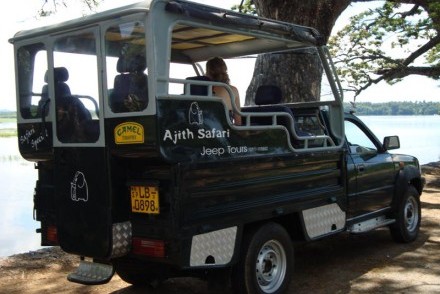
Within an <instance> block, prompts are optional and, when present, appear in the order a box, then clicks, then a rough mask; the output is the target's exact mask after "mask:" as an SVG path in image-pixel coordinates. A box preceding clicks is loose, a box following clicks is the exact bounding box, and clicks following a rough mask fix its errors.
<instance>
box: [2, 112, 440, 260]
mask: <svg viewBox="0 0 440 294" xmlns="http://www.w3.org/2000/svg"><path fill="white" fill-rule="evenodd" d="M361 119H362V120H363V121H364V122H365V123H366V124H367V125H368V126H369V127H370V128H371V129H372V130H373V131H374V132H375V134H376V135H377V137H378V138H379V139H380V140H382V139H383V137H384V136H387V135H398V136H399V137H400V144H401V148H400V149H398V150H395V151H394V152H398V153H404V154H411V155H414V156H416V157H418V158H419V160H420V163H421V164H426V163H429V162H433V161H440V116H364V117H361ZM14 127H15V123H3V124H2V123H0V129H7V128H14ZM0 144H1V145H0V146H1V148H0V184H1V186H2V189H1V193H0V203H1V206H0V257H4V256H9V255H12V254H16V253H22V252H27V251H30V250H36V249H39V248H41V247H40V234H37V233H35V230H36V229H37V228H38V227H39V222H36V221H34V220H33V193H34V186H35V181H36V179H37V171H36V170H35V169H34V164H33V163H31V162H28V161H25V160H23V159H22V158H21V156H20V154H19V152H18V143H17V139H16V138H0Z"/></svg>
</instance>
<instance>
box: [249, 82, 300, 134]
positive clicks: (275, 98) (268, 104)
mask: <svg viewBox="0 0 440 294" xmlns="http://www.w3.org/2000/svg"><path fill="white" fill-rule="evenodd" d="M281 100H282V93H281V89H280V88H279V87H277V86H274V85H262V86H259V87H258V89H257V92H256V93H255V104H256V105H257V106H252V107H244V108H243V109H242V111H243V112H285V113H288V114H289V115H290V116H291V117H292V119H293V117H294V116H293V113H292V110H291V109H290V108H289V107H287V106H284V105H279V103H280V102H281ZM272 122H273V121H272V117H269V116H267V117H252V118H251V124H252V125H271V124H272ZM277 124H279V125H284V126H286V127H287V129H288V130H290V125H291V122H290V120H289V119H288V118H287V117H278V118H277Z"/></svg>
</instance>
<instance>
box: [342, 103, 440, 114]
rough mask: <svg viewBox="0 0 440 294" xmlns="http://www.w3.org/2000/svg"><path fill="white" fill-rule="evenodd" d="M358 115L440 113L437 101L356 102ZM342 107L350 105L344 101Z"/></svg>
mask: <svg viewBox="0 0 440 294" xmlns="http://www.w3.org/2000/svg"><path fill="white" fill-rule="evenodd" d="M355 105H356V107H355V109H354V110H355V111H356V114H358V115H440V103H438V102H425V101H423V102H387V103H370V102H363V103H356V104H355ZM344 109H345V110H346V111H350V110H352V109H353V107H352V105H350V104H348V103H344Z"/></svg>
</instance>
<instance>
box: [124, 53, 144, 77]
mask: <svg viewBox="0 0 440 294" xmlns="http://www.w3.org/2000/svg"><path fill="white" fill-rule="evenodd" d="M146 68H147V61H146V60H145V57H144V56H141V55H136V56H121V57H119V59H118V63H117V64H116V70H117V71H118V73H127V72H143V71H144V70H145V69H146Z"/></svg>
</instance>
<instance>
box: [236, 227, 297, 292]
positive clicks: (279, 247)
mask: <svg viewBox="0 0 440 294" xmlns="http://www.w3.org/2000/svg"><path fill="white" fill-rule="evenodd" d="M243 240H244V242H243V247H242V255H241V260H240V262H239V263H238V264H237V265H236V266H235V268H234V270H233V276H232V286H233V288H234V290H235V292H236V293H283V292H284V291H285V290H286V289H287V287H288V285H289V283H290V280H291V274H292V270H293V246H292V242H291V240H290V236H289V234H288V233H287V232H286V230H285V229H284V228H283V227H282V226H280V225H278V224H275V223H268V224H265V225H263V226H261V227H259V228H257V229H256V230H253V231H251V232H248V233H246V234H245V235H244V236H243Z"/></svg>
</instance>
